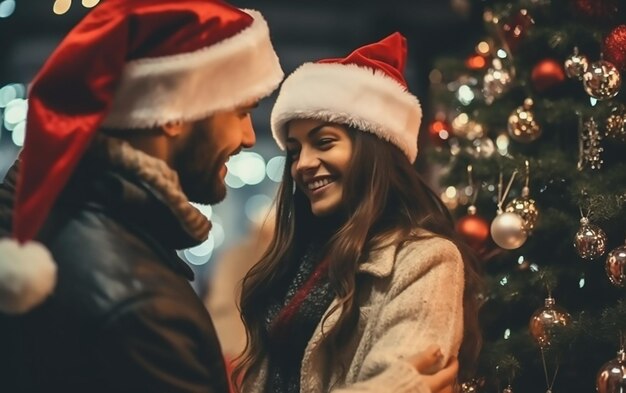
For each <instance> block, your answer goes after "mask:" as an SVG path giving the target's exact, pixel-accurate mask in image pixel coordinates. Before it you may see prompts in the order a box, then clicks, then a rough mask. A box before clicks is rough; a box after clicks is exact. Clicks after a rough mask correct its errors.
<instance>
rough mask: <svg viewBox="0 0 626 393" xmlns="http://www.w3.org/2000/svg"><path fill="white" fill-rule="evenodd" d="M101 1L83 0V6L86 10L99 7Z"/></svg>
mask: <svg viewBox="0 0 626 393" xmlns="http://www.w3.org/2000/svg"><path fill="white" fill-rule="evenodd" d="M99 2H100V0H83V1H82V4H83V7H85V8H93V7H95V6H97V5H98V3H99Z"/></svg>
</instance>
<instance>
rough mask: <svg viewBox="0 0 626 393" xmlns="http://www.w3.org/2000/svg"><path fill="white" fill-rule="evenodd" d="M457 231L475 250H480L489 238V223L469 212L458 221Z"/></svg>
mask: <svg viewBox="0 0 626 393" xmlns="http://www.w3.org/2000/svg"><path fill="white" fill-rule="evenodd" d="M456 231H457V232H458V233H459V234H460V235H461V236H462V237H463V239H465V242H466V243H467V244H468V245H469V246H470V247H472V248H473V249H474V250H475V251H480V250H481V249H482V248H483V247H484V246H485V243H486V242H487V240H488V239H489V223H488V222H487V221H486V220H485V219H484V218H482V217H480V216H478V215H476V214H468V215H466V216H463V217H461V218H460V219H459V220H458V221H457V222H456Z"/></svg>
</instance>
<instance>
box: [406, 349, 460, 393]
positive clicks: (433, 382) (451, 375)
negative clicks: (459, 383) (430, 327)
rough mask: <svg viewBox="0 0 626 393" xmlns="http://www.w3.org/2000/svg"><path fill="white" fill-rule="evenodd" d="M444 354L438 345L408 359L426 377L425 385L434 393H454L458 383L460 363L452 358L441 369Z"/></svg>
mask: <svg viewBox="0 0 626 393" xmlns="http://www.w3.org/2000/svg"><path fill="white" fill-rule="evenodd" d="M442 359H443V354H442V353H441V350H440V349H439V347H438V346H436V345H431V346H429V347H428V348H427V349H426V350H425V351H423V352H421V353H419V354H418V355H415V356H413V357H411V358H409V359H408V361H409V362H410V363H411V364H413V366H414V367H415V369H416V370H417V371H418V372H419V373H420V374H422V375H423V376H424V383H425V384H426V385H427V386H428V387H429V388H430V391H431V392H432V393H452V392H454V385H455V382H456V377H457V372H458V370H459V362H458V361H457V359H456V358H454V357H453V358H450V360H448V363H447V364H446V365H445V367H443V368H440V367H441V366H440V364H441V360H442Z"/></svg>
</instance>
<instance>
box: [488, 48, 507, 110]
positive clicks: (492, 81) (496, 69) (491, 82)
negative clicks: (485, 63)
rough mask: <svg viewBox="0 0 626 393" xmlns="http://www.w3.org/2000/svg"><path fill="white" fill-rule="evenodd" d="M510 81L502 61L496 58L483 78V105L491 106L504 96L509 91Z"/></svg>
mask: <svg viewBox="0 0 626 393" xmlns="http://www.w3.org/2000/svg"><path fill="white" fill-rule="evenodd" d="M512 80H513V77H512V75H511V72H509V71H508V70H507V69H505V68H504V67H503V66H502V61H501V60H500V59H498V58H495V59H493V60H492V62H491V67H489V69H488V70H487V73H485V76H484V77H483V96H484V97H485V103H486V104H487V105H491V104H492V103H493V102H494V100H495V99H496V98H498V97H500V96H501V95H502V94H504V93H505V92H506V91H507V90H508V89H509V86H510V84H511V81H512Z"/></svg>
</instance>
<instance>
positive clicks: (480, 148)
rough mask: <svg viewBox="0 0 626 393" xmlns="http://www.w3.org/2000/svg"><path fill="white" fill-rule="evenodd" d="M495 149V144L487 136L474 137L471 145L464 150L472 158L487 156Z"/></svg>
mask: <svg viewBox="0 0 626 393" xmlns="http://www.w3.org/2000/svg"><path fill="white" fill-rule="evenodd" d="M495 151H496V145H495V143H493V140H491V138H488V137H483V138H476V139H474V140H473V141H472V145H471V146H468V147H467V149H466V152H467V153H468V154H469V155H471V156H472V157H474V158H489V157H491V156H492V155H493V153H495Z"/></svg>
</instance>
